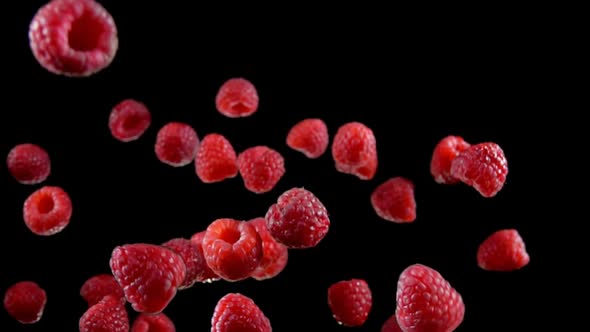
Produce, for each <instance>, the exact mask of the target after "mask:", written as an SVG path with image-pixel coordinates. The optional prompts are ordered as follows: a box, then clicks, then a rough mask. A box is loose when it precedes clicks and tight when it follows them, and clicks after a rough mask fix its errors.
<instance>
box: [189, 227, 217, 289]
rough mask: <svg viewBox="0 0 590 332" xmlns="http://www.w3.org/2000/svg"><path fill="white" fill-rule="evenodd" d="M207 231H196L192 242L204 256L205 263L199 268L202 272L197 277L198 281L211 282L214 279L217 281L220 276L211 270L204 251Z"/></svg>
mask: <svg viewBox="0 0 590 332" xmlns="http://www.w3.org/2000/svg"><path fill="white" fill-rule="evenodd" d="M206 233H207V231H202V232H198V233H195V234H194V235H193V236H192V237H191V242H192V243H194V244H195V245H196V246H197V249H199V254H200V255H201V256H202V257H203V262H204V264H203V265H202V266H201V267H200V268H199V272H200V274H199V278H198V279H197V281H199V282H207V283H210V282H213V281H217V280H219V279H220V278H219V276H218V275H217V273H215V272H213V270H211V268H210V267H209V265H207V261H206V260H205V253H203V238H204V237H205V234H206Z"/></svg>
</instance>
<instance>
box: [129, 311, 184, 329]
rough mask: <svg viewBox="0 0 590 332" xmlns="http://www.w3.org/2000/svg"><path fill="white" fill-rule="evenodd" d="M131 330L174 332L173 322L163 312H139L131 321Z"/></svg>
mask: <svg viewBox="0 0 590 332" xmlns="http://www.w3.org/2000/svg"><path fill="white" fill-rule="evenodd" d="M131 332H176V327H175V326H174V323H173V322H172V321H171V320H170V318H168V316H166V315H164V314H163V313H159V314H157V315H146V314H140V315H139V316H137V318H136V319H135V322H133V326H132V327H131Z"/></svg>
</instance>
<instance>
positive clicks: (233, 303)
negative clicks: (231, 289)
mask: <svg viewBox="0 0 590 332" xmlns="http://www.w3.org/2000/svg"><path fill="white" fill-rule="evenodd" d="M211 332H272V327H271V325H270V321H269V320H268V318H267V317H266V316H265V315H264V313H263V312H262V310H260V308H259V307H258V306H257V305H256V303H254V301H253V300H252V299H251V298H249V297H247V296H244V295H242V294H237V293H230V294H227V295H225V296H224V297H222V298H221V299H219V301H218V302H217V305H216V306H215V311H214V312H213V317H212V318H211Z"/></svg>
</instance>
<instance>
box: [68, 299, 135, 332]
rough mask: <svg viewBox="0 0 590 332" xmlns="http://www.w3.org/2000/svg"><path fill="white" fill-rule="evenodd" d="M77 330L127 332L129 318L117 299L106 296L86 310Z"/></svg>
mask: <svg viewBox="0 0 590 332" xmlns="http://www.w3.org/2000/svg"><path fill="white" fill-rule="evenodd" d="M79 328H80V332H128V331H129V316H127V310H125V306H124V305H123V304H122V303H121V301H119V299H118V298H117V297H115V296H111V295H107V296H105V297H104V298H103V299H102V300H100V302H98V303H97V304H95V305H93V306H92V307H90V308H88V310H86V312H85V313H84V314H83V315H82V317H81V318H80V322H79Z"/></svg>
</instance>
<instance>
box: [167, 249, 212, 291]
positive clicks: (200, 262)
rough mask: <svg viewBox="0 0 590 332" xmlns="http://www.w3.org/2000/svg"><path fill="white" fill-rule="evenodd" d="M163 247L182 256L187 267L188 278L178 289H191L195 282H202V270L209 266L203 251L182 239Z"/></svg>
mask: <svg viewBox="0 0 590 332" xmlns="http://www.w3.org/2000/svg"><path fill="white" fill-rule="evenodd" d="M162 246H164V247H166V248H168V249H170V250H172V251H174V252H175V253H177V254H178V255H180V257H181V258H182V261H183V262H184V265H185V266H186V277H185V279H184V282H183V283H182V285H180V286H178V289H185V288H189V287H191V286H192V285H193V284H194V283H195V282H197V281H200V280H199V279H200V278H201V274H202V268H203V266H206V265H207V263H206V262H205V257H204V256H203V251H202V249H201V250H199V248H198V247H197V246H196V245H195V244H194V243H193V242H191V240H187V239H182V238H177V239H172V240H170V241H168V242H166V243H164V244H162Z"/></svg>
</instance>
